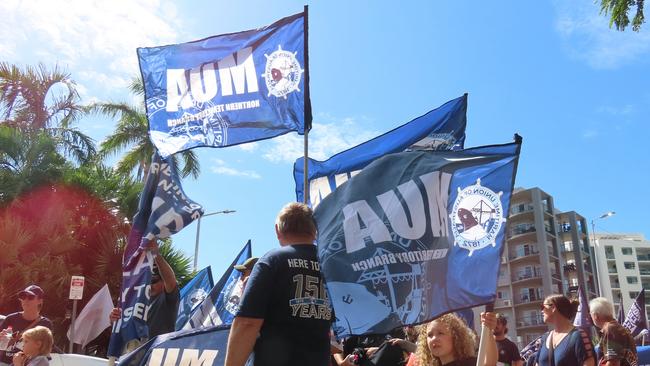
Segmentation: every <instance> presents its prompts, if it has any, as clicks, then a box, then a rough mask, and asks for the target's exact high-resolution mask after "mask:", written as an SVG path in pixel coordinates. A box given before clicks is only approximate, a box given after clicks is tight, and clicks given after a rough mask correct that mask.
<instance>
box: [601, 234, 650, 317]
mask: <svg viewBox="0 0 650 366" xmlns="http://www.w3.org/2000/svg"><path fill="white" fill-rule="evenodd" d="M595 237H596V245H595V254H596V263H597V266H598V282H599V283H600V289H601V292H602V296H604V297H606V298H608V299H609V300H610V301H611V302H612V303H614V305H615V307H616V311H617V312H618V307H619V304H620V300H623V309H624V311H625V313H626V314H627V311H628V309H629V308H630V306H632V303H633V302H634V299H635V298H636V296H637V295H638V294H639V292H640V291H641V289H642V288H645V289H646V294H645V299H646V300H645V302H646V314H648V309H649V307H650V241H647V240H646V239H645V238H644V237H643V235H642V234H603V233H600V234H599V233H596V234H595Z"/></svg>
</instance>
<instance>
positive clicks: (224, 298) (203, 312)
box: [183, 240, 252, 329]
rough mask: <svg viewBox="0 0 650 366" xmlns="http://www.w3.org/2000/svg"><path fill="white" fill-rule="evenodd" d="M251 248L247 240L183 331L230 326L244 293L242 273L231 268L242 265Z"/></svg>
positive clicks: (248, 256)
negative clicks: (214, 326)
mask: <svg viewBox="0 0 650 366" xmlns="http://www.w3.org/2000/svg"><path fill="white" fill-rule="evenodd" d="M251 247H252V246H251V241H250V240H249V241H248V242H247V243H246V245H244V247H243V248H242V250H241V251H240V252H239V254H238V255H237V258H235V260H234V261H233V262H232V264H231V265H230V266H229V267H228V268H227V269H226V272H225V273H224V274H223V276H221V279H219V282H217V284H216V285H214V287H213V288H212V290H210V293H209V294H208V296H207V297H206V298H205V299H204V300H203V302H202V303H201V305H199V306H198V307H197V308H196V309H194V312H193V313H192V315H191V316H190V319H189V320H188V321H187V323H185V325H184V326H183V329H192V328H201V327H209V326H213V325H221V324H232V321H233V319H234V318H235V315H236V314H237V311H239V300H240V299H241V297H242V295H243V293H244V287H243V282H242V273H241V272H239V271H237V270H235V269H234V268H233V267H234V266H235V265H238V264H244V262H246V260H247V259H248V258H250V257H251Z"/></svg>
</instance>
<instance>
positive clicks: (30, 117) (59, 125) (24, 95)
mask: <svg viewBox="0 0 650 366" xmlns="http://www.w3.org/2000/svg"><path fill="white" fill-rule="evenodd" d="M82 114H83V107H82V106H81V104H80V97H79V93H78V92H77V89H76V84H75V83H74V81H72V80H71V79H70V75H69V74H68V73H66V72H64V71H62V70H61V69H59V67H58V66H55V67H54V68H53V69H52V70H50V69H48V68H47V67H46V66H45V65H43V64H39V65H38V66H36V67H33V66H26V67H25V68H24V69H21V68H19V67H18V66H16V65H12V64H9V63H7V62H0V122H2V123H3V124H6V125H9V126H13V127H15V128H18V129H20V130H21V131H23V132H26V133H38V132H40V131H45V132H46V133H47V134H48V135H50V136H51V137H52V139H53V140H54V141H55V143H56V146H57V149H59V150H60V151H61V152H62V153H63V154H64V155H65V156H66V157H69V158H71V159H72V160H73V161H75V162H77V163H80V164H81V163H86V162H88V161H89V160H90V159H91V158H92V157H93V155H94V154H95V152H96V151H95V150H96V148H95V143H94V141H93V140H92V139H91V138H90V137H89V136H87V135H85V134H84V133H83V132H81V131H80V130H79V129H77V128H75V127H73V123H74V122H75V121H77V120H78V119H79V117H80V116H81V115H82Z"/></svg>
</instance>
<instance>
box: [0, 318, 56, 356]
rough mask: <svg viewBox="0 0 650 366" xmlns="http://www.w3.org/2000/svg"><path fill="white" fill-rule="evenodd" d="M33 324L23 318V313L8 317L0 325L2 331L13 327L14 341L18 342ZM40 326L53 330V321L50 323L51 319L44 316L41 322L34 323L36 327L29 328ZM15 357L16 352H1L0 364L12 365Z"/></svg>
mask: <svg viewBox="0 0 650 366" xmlns="http://www.w3.org/2000/svg"><path fill="white" fill-rule="evenodd" d="M32 322H34V321H33V320H27V319H25V318H23V315H22V313H21V312H18V313H13V314H9V315H7V317H6V318H5V319H4V320H3V321H2V323H0V330H3V329H7V328H8V327H11V329H12V332H13V339H14V340H15V341H16V342H17V341H19V340H20V336H21V334H22V332H23V331H25V330H27V327H29V325H30V324H32ZM38 325H42V326H44V327H46V328H49V329H52V321H50V319H48V318H46V317H44V316H41V317H40V319H39V321H37V322H36V323H34V325H32V326H31V327H29V328H34V327H35V326H38ZM16 351H18V350H16ZM13 356H14V352H4V351H0V362H4V363H8V364H11V362H12V361H13V360H12V358H13Z"/></svg>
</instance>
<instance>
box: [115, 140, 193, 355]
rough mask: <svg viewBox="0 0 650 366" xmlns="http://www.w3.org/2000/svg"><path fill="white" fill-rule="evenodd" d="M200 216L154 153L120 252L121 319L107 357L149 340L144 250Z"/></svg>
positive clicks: (148, 259) (147, 255)
mask: <svg viewBox="0 0 650 366" xmlns="http://www.w3.org/2000/svg"><path fill="white" fill-rule="evenodd" d="M201 215H203V208H202V207H201V205H199V204H197V203H196V202H194V201H192V200H190V199H189V198H188V197H187V196H186V195H185V192H183V188H182V187H181V181H180V179H179V178H178V176H177V174H176V170H175V169H174V167H173V162H172V161H171V160H169V161H167V160H164V159H162V158H161V157H160V155H158V153H154V155H153V157H152V159H151V165H150V166H149V171H148V174H147V179H146V181H145V184H144V189H143V190H142V193H141V194H140V202H139V204H138V212H136V214H135V216H134V217H133V224H132V226H131V232H130V233H129V237H128V238H127V243H126V248H124V255H123V258H122V293H121V295H120V305H119V307H120V308H121V310H122V318H121V319H119V320H118V321H116V322H115V323H113V328H112V333H111V340H110V342H109V346H108V355H109V356H114V357H117V356H119V355H121V354H122V351H123V349H124V347H125V345H126V344H127V342H129V341H131V340H134V339H138V340H140V339H143V338H148V337H149V328H148V327H147V310H148V307H149V297H148V296H149V285H150V283H151V271H152V268H153V263H154V257H153V255H152V253H151V252H150V251H149V250H145V247H147V246H148V245H150V243H152V242H154V243H155V241H156V239H163V238H167V237H169V236H170V235H171V234H175V233H177V232H178V231H180V230H181V229H182V228H184V227H185V226H187V225H189V224H190V223H191V222H192V221H194V220H196V219H198V218H199V217H201Z"/></svg>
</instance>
